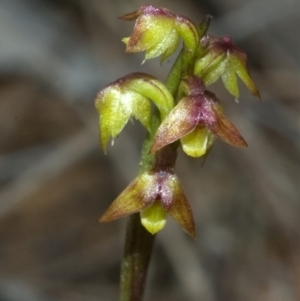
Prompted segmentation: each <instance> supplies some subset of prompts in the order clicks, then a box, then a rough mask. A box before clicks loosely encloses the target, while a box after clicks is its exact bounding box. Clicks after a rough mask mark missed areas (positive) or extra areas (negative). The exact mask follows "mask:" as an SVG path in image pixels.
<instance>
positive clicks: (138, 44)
mask: <svg viewBox="0 0 300 301" xmlns="http://www.w3.org/2000/svg"><path fill="white" fill-rule="evenodd" d="M121 19H122V20H126V21H132V20H136V23H135V26H134V30H133V33H132V35H131V36H130V37H128V38H124V39H123V40H122V41H123V42H124V43H125V44H126V52H142V51H146V56H145V60H144V61H146V60H148V59H151V58H154V57H158V56H160V55H161V62H163V61H164V60H165V59H166V58H168V57H169V56H170V55H172V54H173V53H174V52H175V50H176V49H177V47H178V44H179V36H181V37H182V39H183V42H184V45H185V47H186V48H187V49H188V50H189V51H194V50H195V49H196V47H197V45H198V42H199V36H198V33H197V28H196V26H195V25H194V23H193V22H192V21H190V20H189V19H188V18H186V17H183V16H180V15H176V14H174V13H172V12H171V11H169V10H167V9H165V8H161V7H154V6H152V5H143V6H141V7H140V9H139V10H137V11H135V12H132V13H129V14H126V15H125V16H123V17H121Z"/></svg>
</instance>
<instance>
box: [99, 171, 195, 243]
mask: <svg viewBox="0 0 300 301" xmlns="http://www.w3.org/2000/svg"><path fill="white" fill-rule="evenodd" d="M136 212H140V214H141V222H142V224H143V226H144V227H145V228H146V229H147V230H148V231H149V232H150V233H152V234H155V233H156V232H158V231H159V230H161V229H162V228H163V227H164V226H165V224H166V214H169V215H170V216H171V217H172V218H173V219H174V220H175V221H176V222H177V223H178V224H179V225H180V226H181V227H182V228H183V230H184V231H186V232H187V233H188V234H189V235H191V236H192V237H195V224H194V219H193V214H192V211H191V208H190V205H189V202H188V200H187V198H186V196H185V194H184V192H183V190H182V187H181V185H180V183H179V180H178V178H177V176H176V175H175V174H174V172H173V171H172V170H150V171H146V172H144V173H142V174H141V175H139V176H138V177H137V178H136V179H135V180H133V181H132V182H131V183H130V184H129V186H128V187H127V188H126V189H125V190H124V191H123V192H122V193H121V194H120V195H119V196H118V197H117V199H116V200H115V201H114V202H113V203H112V204H111V206H110V207H109V208H108V209H107V211H106V212H105V213H104V215H103V216H102V217H101V218H100V221H101V222H109V221H113V220H115V219H118V218H121V217H124V216H128V215H130V214H133V213H136Z"/></svg>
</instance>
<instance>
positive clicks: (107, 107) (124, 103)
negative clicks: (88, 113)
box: [95, 73, 173, 151]
mask: <svg viewBox="0 0 300 301" xmlns="http://www.w3.org/2000/svg"><path fill="white" fill-rule="evenodd" d="M149 99H151V100H153V102H154V103H155V105H156V106H157V108H158V109H159V111H160V113H161V116H162V118H164V117H165V116H166V114H168V113H169V111H170V110H171V109H172V108H173V97H172V95H171V94H170V92H169V91H168V89H167V88H166V87H165V86H164V85H163V84H162V83H161V82H159V81H158V80H157V79H155V78H154V77H153V76H150V75H148V74H145V73H132V74H129V75H127V76H125V77H122V78H120V79H118V80H116V81H115V82H113V83H111V84H109V85H108V86H106V87H105V88H104V89H103V90H101V91H100V92H99V94H98V95H97V98H96V100H95V106H96V109H97V110H98V112H99V115H100V141H101V145H102V147H103V149H104V151H106V145H107V142H108V140H109V139H110V137H112V138H113V139H114V138H115V137H116V136H117V135H118V134H119V133H120V132H121V131H122V129H123V128H124V126H125V125H126V124H127V122H128V120H129V119H130V117H131V116H133V117H135V118H136V119H138V120H139V121H140V122H141V123H142V125H143V126H144V127H145V128H146V129H147V130H150V121H151V103H150V101H149Z"/></svg>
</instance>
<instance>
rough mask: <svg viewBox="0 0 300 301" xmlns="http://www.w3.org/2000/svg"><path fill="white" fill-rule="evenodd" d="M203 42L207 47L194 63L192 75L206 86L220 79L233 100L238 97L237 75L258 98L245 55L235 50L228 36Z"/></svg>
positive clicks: (239, 50)
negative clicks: (199, 78) (200, 79)
mask: <svg viewBox="0 0 300 301" xmlns="http://www.w3.org/2000/svg"><path fill="white" fill-rule="evenodd" d="M207 38H209V40H208V41H207ZM203 40H205V43H206V44H208V45H207V46H206V50H205V52H204V54H203V53H201V56H200V58H199V59H198V60H197V61H196V63H195V68H194V74H196V75H197V76H200V77H201V78H202V79H203V81H204V82H205V84H206V85H210V84H212V83H214V82H215V81H216V80H218V79H219V78H220V77H221V79H222V81H223V84H224V86H225V88H226V89H227V90H228V91H229V92H230V93H231V94H232V95H233V96H234V97H235V98H238V97H239V88H238V84H237V77H236V75H237V76H238V77H239V78H240V79H241V80H242V81H243V82H244V84H245V85H246V87H247V88H248V89H249V91H250V92H251V93H252V94H253V95H254V96H256V97H258V98H260V94H259V91H258V89H257V87H256V86H255V84H254V82H253V80H252V79H251V77H250V74H249V71H248V67H247V55H246V53H245V52H243V51H242V50H241V49H239V48H237V47H236V46H235V45H234V44H233V43H232V41H231V39H230V37H228V36H225V37H223V38H216V37H208V36H207V37H204V38H203ZM200 44H201V42H200Z"/></svg>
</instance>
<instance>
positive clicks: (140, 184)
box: [100, 174, 155, 222]
mask: <svg viewBox="0 0 300 301" xmlns="http://www.w3.org/2000/svg"><path fill="white" fill-rule="evenodd" d="M154 181H155V179H154V178H153V177H151V176H149V175H148V174H143V175H141V176H138V177H137V178H136V179H134V180H133V181H132V182H131V183H130V184H129V185H128V186H127V188H126V189H125V190H124V191H123V192H122V193H121V194H120V195H119V196H118V197H117V198H116V199H115V201H114V202H113V203H112V204H111V205H110V207H109V208H108V209H107V210H106V212H105V213H104V214H103V216H102V217H101V218H100V222H110V221H113V220H115V219H118V218H121V217H124V216H127V215H130V214H133V213H136V212H139V211H141V210H143V209H145V208H147V207H149V206H150V205H151V204H152V203H153V202H154V200H152V199H151V197H150V198H149V193H147V192H148V191H149V189H151V187H152V186H151V185H154V184H155V183H153V182H154Z"/></svg>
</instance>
